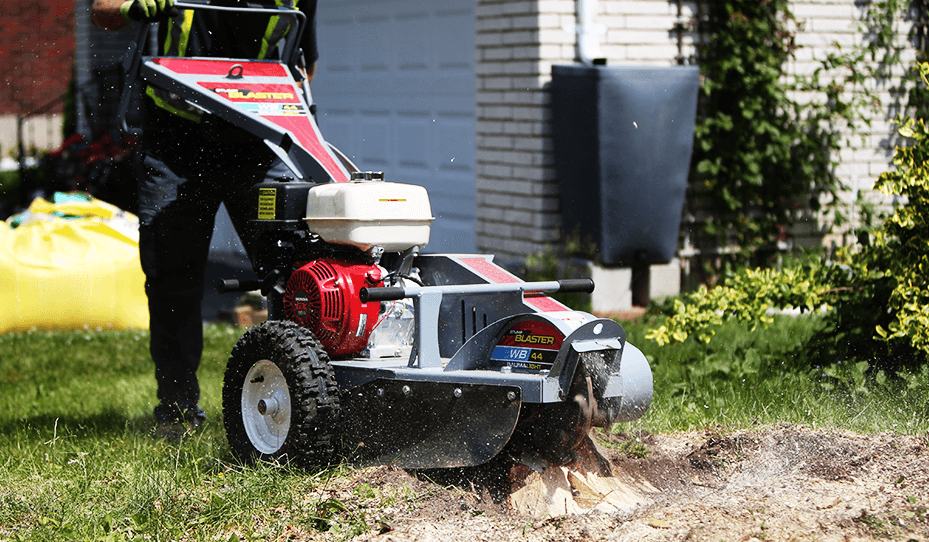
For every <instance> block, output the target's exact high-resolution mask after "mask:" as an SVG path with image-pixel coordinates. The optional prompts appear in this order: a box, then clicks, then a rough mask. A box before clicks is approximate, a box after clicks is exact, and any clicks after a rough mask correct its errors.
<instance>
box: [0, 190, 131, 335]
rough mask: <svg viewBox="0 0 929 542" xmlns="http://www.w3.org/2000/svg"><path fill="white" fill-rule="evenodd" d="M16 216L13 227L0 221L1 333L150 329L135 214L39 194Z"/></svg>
mask: <svg viewBox="0 0 929 542" xmlns="http://www.w3.org/2000/svg"><path fill="white" fill-rule="evenodd" d="M58 215H66V216H68V217H79V218H63V217H62V216H58ZM18 219H19V220H20V225H19V226H18V227H17V228H15V229H14V228H10V227H9V226H8V225H6V224H3V223H0V333H5V332H9V331H25V330H29V329H33V328H36V329H48V330H52V329H54V330H65V329H80V328H83V327H85V326H89V327H93V328H96V327H102V328H119V329H125V328H148V301H147V299H146V297H145V275H144V274H143V273H142V267H141V265H140V263H139V240H138V219H137V218H136V217H135V216H134V215H132V214H130V213H126V212H124V211H121V210H120V209H119V208H117V207H114V206H113V205H110V204H108V203H105V202H102V201H99V200H91V201H68V202H63V203H50V202H48V201H46V200H44V199H41V198H38V199H36V200H35V201H33V202H32V205H30V206H29V210H28V211H27V212H26V213H24V214H23V215H22V216H20V217H18Z"/></svg>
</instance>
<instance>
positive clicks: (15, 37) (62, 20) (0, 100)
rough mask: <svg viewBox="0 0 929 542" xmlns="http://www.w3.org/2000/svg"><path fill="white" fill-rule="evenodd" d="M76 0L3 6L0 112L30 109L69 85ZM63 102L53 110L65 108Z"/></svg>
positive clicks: (33, 0)
mask: <svg viewBox="0 0 929 542" xmlns="http://www.w3.org/2000/svg"><path fill="white" fill-rule="evenodd" d="M75 1H76V0H27V1H13V2H4V3H3V9H2V10H0V114H21V113H28V112H30V111H33V110H35V109H37V108H39V107H42V106H44V105H45V104H47V103H49V102H51V101H52V100H54V99H55V98H57V97H59V96H61V95H62V94H64V93H65V91H66V90H67V89H68V84H69V83H70V82H71V77H72V66H73V63H74V8H75ZM61 110H62V104H57V106H56V107H55V108H54V109H52V111H61Z"/></svg>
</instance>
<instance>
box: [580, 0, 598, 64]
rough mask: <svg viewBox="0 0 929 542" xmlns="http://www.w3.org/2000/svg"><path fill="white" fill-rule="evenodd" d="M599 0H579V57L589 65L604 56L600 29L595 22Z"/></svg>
mask: <svg viewBox="0 0 929 542" xmlns="http://www.w3.org/2000/svg"><path fill="white" fill-rule="evenodd" d="M599 6H600V4H599V2H598V0H577V57H578V59H579V60H580V61H581V62H582V63H583V64H586V65H588V66H593V64H594V59H595V58H602V57H603V52H602V51H601V50H600V31H599V28H598V26H597V25H596V24H595V23H594V21H595V20H596V18H597V13H598V11H599Z"/></svg>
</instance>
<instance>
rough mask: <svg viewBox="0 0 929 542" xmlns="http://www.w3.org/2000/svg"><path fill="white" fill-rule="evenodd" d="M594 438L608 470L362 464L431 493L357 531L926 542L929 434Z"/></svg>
mask: <svg viewBox="0 0 929 542" xmlns="http://www.w3.org/2000/svg"><path fill="white" fill-rule="evenodd" d="M597 441H598V448H597V449H598V450H599V451H600V452H601V453H602V454H603V455H604V456H605V458H606V459H607V460H608V462H609V466H608V472H604V471H603V468H602V464H600V463H598V462H597V460H595V459H592V458H590V457H588V458H582V463H581V464H580V465H575V466H573V467H571V468H566V469H561V468H559V469H558V470H557V471H552V472H546V473H535V472H531V471H530V472H526V471H525V470H523V471H520V470H519V469H516V470H514V469H509V468H504V466H501V465H496V466H490V467H489V468H488V469H485V470H483V471H481V470H477V469H461V470H458V471H456V472H454V473H452V472H451V471H449V472H445V473H444V475H443V476H438V477H429V476H423V473H418V476H413V475H411V474H410V473H406V472H404V471H400V470H397V469H387V468H383V467H382V468H379V469H375V470H370V469H369V470H366V471H360V472H359V476H360V477H371V478H375V479H378V482H377V483H379V484H386V485H391V484H401V485H404V487H406V488H407V489H408V490H410V489H411V488H412V490H414V491H423V492H425V493H424V494H427V495H428V496H427V497H424V498H422V499H420V500H419V501H418V502H417V503H416V505H415V506H413V507H409V508H407V509H386V510H381V513H382V516H381V517H382V520H381V523H380V527H381V529H380V532H370V533H368V534H365V535H362V536H360V537H357V538H356V539H357V540H378V541H384V542H386V541H394V542H399V541H422V542H426V541H441V542H457V541H464V540H468V541H471V540H488V541H490V540H492V541H497V540H533V541H534V540H539V541H542V540H554V541H573V540H659V541H663V540H825V541H829V540H837V541H838V540H842V541H845V540H873V539H892V540H919V541H922V540H929V511H927V510H929V447H927V444H929V441H927V438H926V437H912V436H900V435H890V434H881V435H869V436H864V435H858V434H854V433H850V432H843V431H825V430H811V429H808V428H803V427H799V426H795V425H778V426H770V427H763V428H758V429H754V430H750V431H734V432H727V431H724V430H723V429H722V428H719V429H717V430H714V431H702V432H692V433H685V434H671V435H649V434H637V435H619V436H615V435H613V436H610V437H609V438H607V437H606V436H604V435H602V434H601V435H599V436H598V437H597ZM584 461H586V462H587V463H584ZM590 461H593V463H591V462H590ZM549 470H551V469H549ZM371 478H368V479H369V480H370V479H371ZM527 488H530V489H527ZM527 496H531V497H532V498H527Z"/></svg>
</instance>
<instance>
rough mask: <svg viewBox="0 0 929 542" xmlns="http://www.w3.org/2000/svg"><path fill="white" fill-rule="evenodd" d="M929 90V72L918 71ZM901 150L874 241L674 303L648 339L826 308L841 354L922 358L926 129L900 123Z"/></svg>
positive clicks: (917, 122) (926, 347)
mask: <svg viewBox="0 0 929 542" xmlns="http://www.w3.org/2000/svg"><path fill="white" fill-rule="evenodd" d="M919 73H920V76H921V78H922V80H923V81H924V82H926V83H929V64H927V63H921V64H919ZM897 124H898V126H899V129H898V131H899V134H900V135H901V136H902V137H904V138H906V141H905V142H904V143H903V144H901V145H899V146H898V147H897V148H896V151H895V154H894V159H893V161H894V165H895V166H896V169H895V170H892V171H889V172H886V173H884V174H882V175H881V176H880V178H879V179H878V181H877V182H876V183H875V189H877V190H879V191H881V192H883V193H884V194H887V195H897V196H899V197H900V198H899V201H901V202H902V203H901V204H899V205H897V206H896V208H895V209H894V212H893V213H892V214H891V215H890V216H889V217H887V218H886V219H885V220H884V222H883V224H882V225H881V226H880V227H879V228H877V229H875V230H874V231H873V232H869V231H866V230H862V231H861V232H860V234H859V239H858V243H857V244H856V245H854V246H851V247H845V248H840V249H839V250H838V252H837V253H836V254H835V255H833V256H832V257H830V258H829V259H825V258H824V259H820V260H815V259H808V260H805V261H802V262H801V263H799V264H796V265H793V266H789V267H786V268H784V269H780V270H772V269H744V270H741V271H739V272H735V273H733V274H731V275H730V276H729V277H728V278H727V279H726V281H725V285H723V286H718V287H716V288H712V289H707V288H706V287H702V288H700V289H699V290H698V291H696V292H694V293H692V294H690V295H688V296H687V297H686V301H681V300H678V301H676V303H675V311H674V312H675V314H674V316H672V317H671V318H669V319H668V320H667V321H666V322H665V324H664V325H662V326H660V327H658V328H656V329H654V330H652V332H651V333H650V335H649V338H651V339H654V340H655V341H657V342H658V343H660V344H665V343H669V342H679V341H683V340H685V339H686V338H687V337H690V336H694V337H695V338H696V339H698V340H702V341H706V342H708V341H709V340H710V339H711V338H712V335H713V326H714V325H717V324H719V323H721V322H722V321H724V320H729V319H738V320H743V321H747V322H750V323H751V325H753V326H757V325H766V324H767V323H769V322H770V312H771V310H772V309H788V308H793V309H800V310H801V311H812V310H819V309H821V308H824V309H826V310H827V318H828V319H829V322H830V324H831V326H832V329H831V332H832V334H833V336H834V337H835V338H836V340H837V341H842V342H843V344H844V346H845V348H844V351H845V353H846V354H847V355H849V356H852V357H858V358H864V359H868V358H880V359H884V360H889V361H890V362H891V363H894V364H896V363H897V362H899V361H901V358H900V356H906V357H907V358H920V359H924V357H925V356H927V355H929V127H927V125H926V122H925V121H924V120H922V119H913V118H907V117H899V118H898V119H897Z"/></svg>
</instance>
